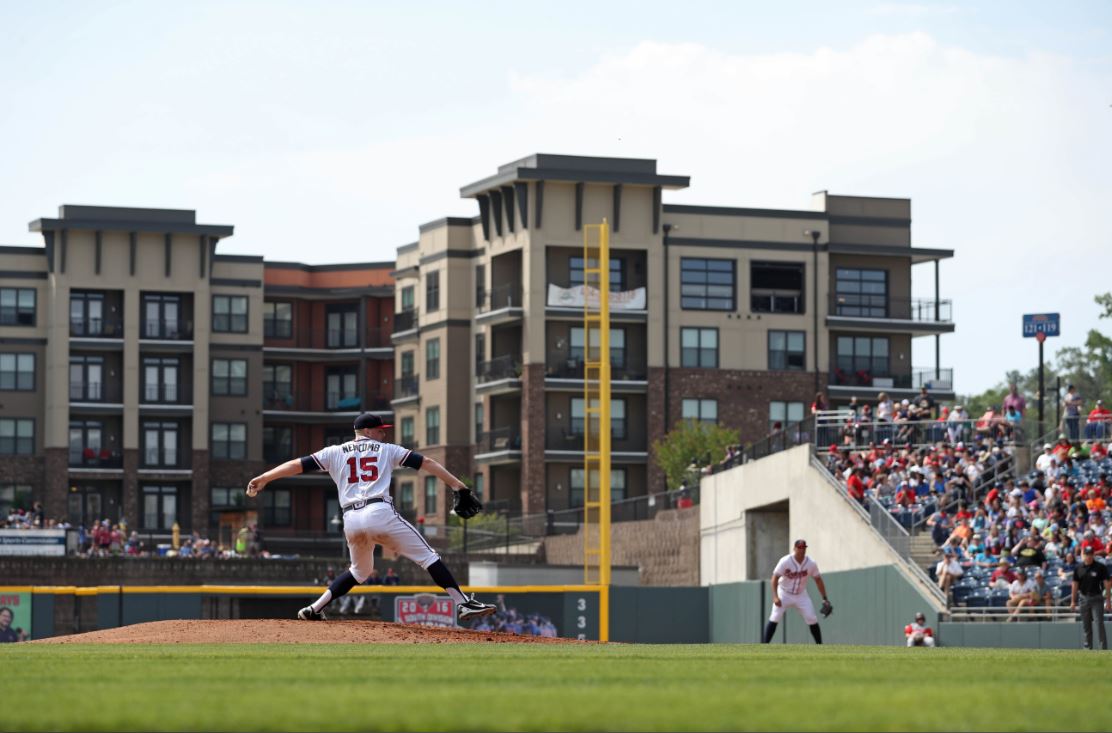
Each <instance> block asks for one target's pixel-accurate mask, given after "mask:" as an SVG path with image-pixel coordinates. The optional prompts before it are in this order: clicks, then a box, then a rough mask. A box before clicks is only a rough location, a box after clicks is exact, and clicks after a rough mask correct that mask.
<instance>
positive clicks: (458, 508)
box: [453, 489, 483, 519]
mask: <svg viewBox="0 0 1112 733" xmlns="http://www.w3.org/2000/svg"><path fill="white" fill-rule="evenodd" d="M453 509H454V511H455V512H456V516H457V517H459V518H460V519H470V518H471V517H473V516H475V515H476V514H478V513H479V512H481V511H482V510H483V505H482V504H481V503H479V500H478V499H476V498H475V495H474V494H472V493H471V489H460V490H459V491H457V492H456V505H455V507H453Z"/></svg>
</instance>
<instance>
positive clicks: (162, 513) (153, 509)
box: [142, 486, 178, 529]
mask: <svg viewBox="0 0 1112 733" xmlns="http://www.w3.org/2000/svg"><path fill="white" fill-rule="evenodd" d="M176 521H178V487H177V486H144V487H143V527H142V528H143V529H172V528H173V527H174V522H176Z"/></svg>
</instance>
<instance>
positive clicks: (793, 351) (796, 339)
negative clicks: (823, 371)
mask: <svg viewBox="0 0 1112 733" xmlns="http://www.w3.org/2000/svg"><path fill="white" fill-rule="evenodd" d="M803 339H804V333H803V331H769V332H768V368H769V369H770V370H772V371H784V370H787V371H803V370H804V369H806V368H807V367H806V363H805V362H806V354H805V347H804V345H803V344H804V340H803Z"/></svg>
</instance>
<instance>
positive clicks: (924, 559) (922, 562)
mask: <svg viewBox="0 0 1112 733" xmlns="http://www.w3.org/2000/svg"><path fill="white" fill-rule="evenodd" d="M934 550H935V544H934V540H933V539H931V534H930V532H920V533H919V534H913V535H911V547H910V552H909V554H910V555H911V561H912V562H914V563H915V564H916V565H918V566H919V567H921V568H923V570H924V571H925V572H929V571H928V568H930V567H932V566H934V565H935V564H937V563H938V555H935V554H934Z"/></svg>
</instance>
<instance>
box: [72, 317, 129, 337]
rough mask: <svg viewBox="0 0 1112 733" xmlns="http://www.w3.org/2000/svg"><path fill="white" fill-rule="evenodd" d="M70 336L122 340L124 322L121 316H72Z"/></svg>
mask: <svg viewBox="0 0 1112 733" xmlns="http://www.w3.org/2000/svg"><path fill="white" fill-rule="evenodd" d="M70 337H71V338H74V339H98V340H99V339H108V340H117V341H122V340H123V337H124V322H123V319H120V318H71V319H70Z"/></svg>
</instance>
